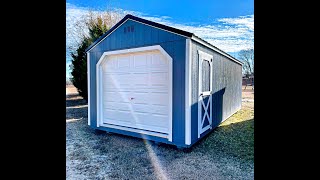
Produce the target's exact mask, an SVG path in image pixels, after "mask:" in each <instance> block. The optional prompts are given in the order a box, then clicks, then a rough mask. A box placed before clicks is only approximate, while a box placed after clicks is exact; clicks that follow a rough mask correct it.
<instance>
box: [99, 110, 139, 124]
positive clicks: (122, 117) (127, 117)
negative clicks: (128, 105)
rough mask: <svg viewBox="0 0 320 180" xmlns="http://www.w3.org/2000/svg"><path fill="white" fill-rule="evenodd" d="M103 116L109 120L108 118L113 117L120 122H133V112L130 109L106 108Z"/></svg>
mask: <svg viewBox="0 0 320 180" xmlns="http://www.w3.org/2000/svg"><path fill="white" fill-rule="evenodd" d="M103 117H104V119H105V120H106V121H108V119H113V120H117V121H119V122H122V121H124V122H131V119H132V118H133V116H132V114H131V113H130V112H128V111H119V110H117V111H115V110H111V109H105V110H104V113H103Z"/></svg>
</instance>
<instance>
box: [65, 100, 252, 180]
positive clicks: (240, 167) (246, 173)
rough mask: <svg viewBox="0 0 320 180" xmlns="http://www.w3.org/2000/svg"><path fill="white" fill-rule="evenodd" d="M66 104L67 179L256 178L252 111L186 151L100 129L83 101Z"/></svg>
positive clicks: (245, 111)
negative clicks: (89, 117)
mask: <svg viewBox="0 0 320 180" xmlns="http://www.w3.org/2000/svg"><path fill="white" fill-rule="evenodd" d="M66 106H67V108H66V111H67V114H66V120H67V121H66V138H67V139H66V161H67V164H66V171H67V177H66V179H166V178H167V179H253V168H254V164H253V122H254V119H253V109H250V108H243V109H242V110H240V111H239V112H238V113H236V114H234V115H233V116H232V117H230V118H229V119H227V120H226V121H225V122H224V123H222V124H221V125H220V126H219V127H217V128H216V129H215V130H214V131H213V132H212V133H210V134H208V135H207V137H205V138H204V139H203V140H201V141H200V142H199V143H197V144H195V145H194V146H193V147H192V148H191V149H190V150H188V151H181V150H178V149H177V148H176V147H174V146H171V145H166V144H159V145H156V144H154V143H152V142H150V141H146V140H142V139H139V138H134V137H130V136H124V135H118V134H108V133H95V131H94V130H93V129H91V128H90V127H89V126H88V125H87V106H86V102H85V101H84V100H83V99H81V98H79V97H78V96H76V95H70V96H67V101H66ZM68 120H69V121H68Z"/></svg>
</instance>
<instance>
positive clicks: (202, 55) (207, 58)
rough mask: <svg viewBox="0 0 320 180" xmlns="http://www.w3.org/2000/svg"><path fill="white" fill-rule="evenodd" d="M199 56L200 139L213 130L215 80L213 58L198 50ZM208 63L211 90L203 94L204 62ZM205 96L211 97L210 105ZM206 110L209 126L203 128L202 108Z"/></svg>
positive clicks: (205, 114)
mask: <svg viewBox="0 0 320 180" xmlns="http://www.w3.org/2000/svg"><path fill="white" fill-rule="evenodd" d="M198 55H199V86H198V138H200V135H201V134H202V133H203V132H205V131H206V130H208V129H212V78H213V64H212V60H213V59H212V58H213V56H212V55H210V54H208V53H205V52H203V51H200V50H198ZM203 61H208V62H209V64H210V90H209V91H204V92H202V62H203ZM203 96H209V100H208V102H207V103H208V104H210V106H208V104H204V103H203V102H204V101H203ZM203 107H204V108H205V112H204V116H205V117H206V116H207V117H208V120H209V124H208V125H207V126H206V127H204V128H202V126H203V122H204V119H205V117H204V118H203V115H202V108H203ZM208 110H209V111H210V116H208V112H207V111H208Z"/></svg>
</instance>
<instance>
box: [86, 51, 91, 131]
mask: <svg viewBox="0 0 320 180" xmlns="http://www.w3.org/2000/svg"><path fill="white" fill-rule="evenodd" d="M87 85H88V87H87V92H88V125H89V126H90V125H91V117H90V109H91V105H90V53H89V52H87Z"/></svg>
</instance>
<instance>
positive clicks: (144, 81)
mask: <svg viewBox="0 0 320 180" xmlns="http://www.w3.org/2000/svg"><path fill="white" fill-rule="evenodd" d="M131 77H134V79H133V78H132V79H131V80H130V81H131V83H132V84H133V85H137V86H146V87H148V82H149V74H148V73H132V74H131Z"/></svg>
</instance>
